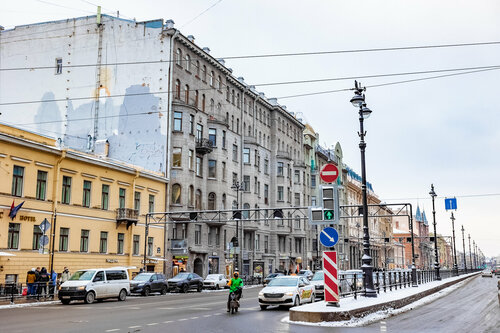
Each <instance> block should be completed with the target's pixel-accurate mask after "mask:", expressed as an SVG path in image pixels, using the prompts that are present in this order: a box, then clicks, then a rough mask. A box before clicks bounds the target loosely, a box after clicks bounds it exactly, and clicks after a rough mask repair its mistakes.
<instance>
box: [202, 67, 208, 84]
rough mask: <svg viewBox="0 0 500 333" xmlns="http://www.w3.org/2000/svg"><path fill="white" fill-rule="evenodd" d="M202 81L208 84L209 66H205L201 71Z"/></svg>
mask: <svg viewBox="0 0 500 333" xmlns="http://www.w3.org/2000/svg"><path fill="white" fill-rule="evenodd" d="M201 79H202V80H203V81H205V82H207V66H205V65H203V67H202V69H201Z"/></svg>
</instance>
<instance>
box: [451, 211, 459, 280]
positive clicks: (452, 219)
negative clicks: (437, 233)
mask: <svg viewBox="0 0 500 333" xmlns="http://www.w3.org/2000/svg"><path fill="white" fill-rule="evenodd" d="M450 219H451V229H452V230H453V257H454V259H453V271H454V272H455V276H458V265H457V246H456V245H455V217H454V216H453V212H451V217H450Z"/></svg>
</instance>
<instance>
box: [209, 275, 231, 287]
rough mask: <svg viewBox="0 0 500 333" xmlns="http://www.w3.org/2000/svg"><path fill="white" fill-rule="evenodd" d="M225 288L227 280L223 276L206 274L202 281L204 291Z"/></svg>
mask: <svg viewBox="0 0 500 333" xmlns="http://www.w3.org/2000/svg"><path fill="white" fill-rule="evenodd" d="M226 286H227V279H226V277H225V276H224V274H208V275H207V277H206V278H205V280H204V281H203V288H205V289H216V290H219V289H221V288H222V289H224V288H225V287H226Z"/></svg>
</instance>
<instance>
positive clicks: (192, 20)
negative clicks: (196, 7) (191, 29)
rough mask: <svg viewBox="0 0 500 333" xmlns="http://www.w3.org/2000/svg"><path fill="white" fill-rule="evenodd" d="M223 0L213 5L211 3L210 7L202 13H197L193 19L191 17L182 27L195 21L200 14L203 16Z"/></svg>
mask: <svg viewBox="0 0 500 333" xmlns="http://www.w3.org/2000/svg"><path fill="white" fill-rule="evenodd" d="M221 1H222V0H218V1H217V2H216V3H214V4H213V5H211V6H210V7H208V8H207V9H205V10H204V11H202V12H201V13H200V14H198V15H196V16H195V17H194V18H193V19H191V20H190V21H188V22H187V23H184V25H182V26H181V28H184V27H185V26H186V25H188V24H190V23H192V22H194V21H195V20H196V19H197V18H199V17H200V16H202V15H203V14H205V13H206V12H208V11H209V10H210V9H212V8H214V7H215V6H217V5H218V4H219V3H220V2H221Z"/></svg>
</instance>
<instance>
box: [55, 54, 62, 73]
mask: <svg viewBox="0 0 500 333" xmlns="http://www.w3.org/2000/svg"><path fill="white" fill-rule="evenodd" d="M62 67H63V64H62V58H56V74H62Z"/></svg>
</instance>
